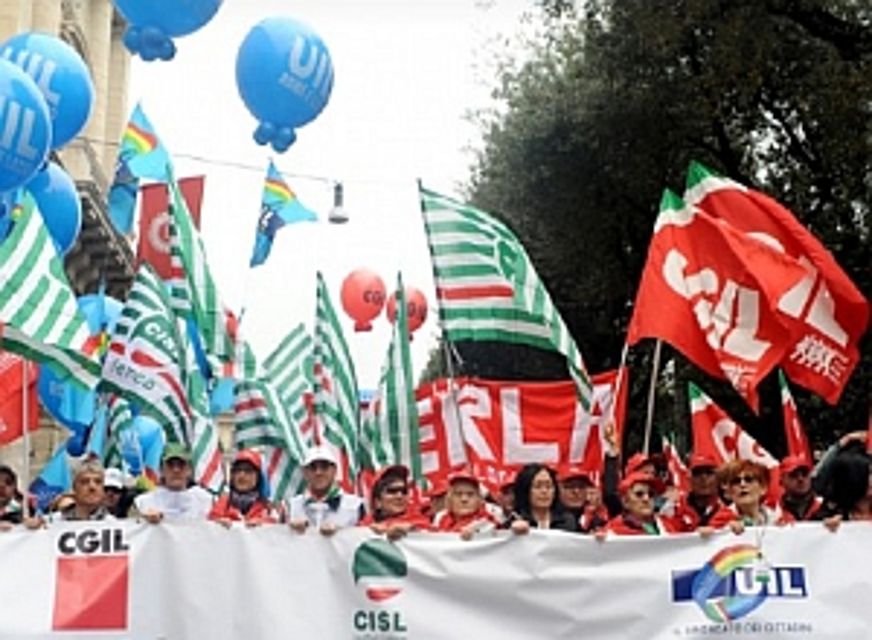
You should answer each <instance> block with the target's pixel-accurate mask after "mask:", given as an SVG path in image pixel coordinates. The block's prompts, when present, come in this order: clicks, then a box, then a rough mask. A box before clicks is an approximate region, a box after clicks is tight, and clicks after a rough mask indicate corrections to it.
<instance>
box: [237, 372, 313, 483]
mask: <svg viewBox="0 0 872 640" xmlns="http://www.w3.org/2000/svg"><path fill="white" fill-rule="evenodd" d="M234 411H235V418H236V430H235V434H234V440H235V443H236V448H237V449H239V450H242V449H258V450H259V451H261V453H262V455H263V459H264V461H265V463H266V465H267V477H268V478H269V482H270V487H271V488H272V495H273V498H274V499H276V500H281V499H284V498H285V497H287V496H289V495H293V494H294V493H296V492H297V491H298V490H299V489H300V488H301V481H302V475H301V473H300V468H301V467H300V465H301V464H302V461H303V456H304V455H305V451H306V446H305V444H304V441H303V437H302V436H301V434H300V432H299V430H298V429H297V427H296V424H295V423H294V422H293V420H292V419H291V417H290V414H289V412H288V410H287V408H286V407H285V405H283V404H282V402H281V399H280V398H279V393H278V391H277V390H276V388H275V385H274V384H273V383H272V382H271V381H270V380H267V379H261V380H240V381H238V382H237V383H236V387H235V401H234Z"/></svg>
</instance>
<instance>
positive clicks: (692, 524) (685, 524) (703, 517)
mask: <svg viewBox="0 0 872 640" xmlns="http://www.w3.org/2000/svg"><path fill="white" fill-rule="evenodd" d="M688 468H689V469H690V492H689V493H688V494H687V496H684V497H683V498H681V499H680V500H679V502H678V506H677V508H676V510H675V518H676V519H677V520H679V521H680V522H681V526H682V528H683V529H684V530H686V531H695V530H697V529H699V528H700V527H707V526H708V525H709V522H710V521H711V519H712V518H713V517H714V515H715V514H716V513H718V512H719V511H720V510H721V509H723V508H724V506H725V505H724V503H723V501H722V500H721V498H720V492H719V488H720V487H719V483H718V473H717V472H718V463H717V461H715V459H714V458H713V457H711V456H709V455H703V454H693V455H691V456H690V459H689V460H688Z"/></svg>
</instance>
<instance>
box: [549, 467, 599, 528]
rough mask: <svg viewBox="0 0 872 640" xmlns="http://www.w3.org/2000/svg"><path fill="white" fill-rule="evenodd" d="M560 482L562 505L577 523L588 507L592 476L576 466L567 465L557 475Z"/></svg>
mask: <svg viewBox="0 0 872 640" xmlns="http://www.w3.org/2000/svg"><path fill="white" fill-rule="evenodd" d="M557 480H558V481H559V485H558V486H559V489H560V492H559V495H560V504H561V505H562V506H563V509H564V510H565V511H566V512H567V513H569V514H570V515H571V516H572V517H573V518H575V520H576V522H577V521H579V519H580V518H581V515H582V513H583V512H584V508H585V506H586V505H587V496H588V489H590V488H591V487H592V486H593V481H592V480H591V479H590V475H589V474H588V473H587V471H585V470H584V469H582V468H581V467H578V466H576V465H567V466H563V467H561V468H560V471H559V472H558V474H557Z"/></svg>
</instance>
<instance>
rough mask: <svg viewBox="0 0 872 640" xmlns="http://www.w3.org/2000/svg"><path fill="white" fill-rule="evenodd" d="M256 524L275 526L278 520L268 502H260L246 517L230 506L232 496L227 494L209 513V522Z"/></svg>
mask: <svg viewBox="0 0 872 640" xmlns="http://www.w3.org/2000/svg"><path fill="white" fill-rule="evenodd" d="M225 518H226V519H227V520H233V521H237V522H240V521H244V522H254V523H257V524H275V523H276V522H278V519H277V518H276V517H275V515H274V514H273V510H272V507H271V506H270V504H269V502H267V501H266V500H262V499H261V500H258V501H256V502H255V503H254V504H253V505H251V509H249V510H248V513H246V514H245V515H244V516H243V515H242V513H241V512H240V511H239V509H237V508H236V507H234V506H232V505H231V504H230V494H227V493H225V494H224V495H222V496H221V497H220V498H218V500H217V501H216V502H215V504H214V505H212V510H211V511H210V512H209V520H221V519H225Z"/></svg>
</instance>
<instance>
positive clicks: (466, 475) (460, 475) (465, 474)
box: [448, 469, 481, 486]
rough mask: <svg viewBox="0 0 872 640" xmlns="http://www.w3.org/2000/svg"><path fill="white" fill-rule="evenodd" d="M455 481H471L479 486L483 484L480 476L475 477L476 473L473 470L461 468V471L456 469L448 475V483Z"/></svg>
mask: <svg viewBox="0 0 872 640" xmlns="http://www.w3.org/2000/svg"><path fill="white" fill-rule="evenodd" d="M455 482H471V483H472V484H474V485H476V486H478V485H479V484H481V483H480V482H479V480H478V478H476V477H475V474H474V473H473V472H472V471H468V470H465V469H461V470H459V471H454V472H453V473H451V474H450V475H449V476H448V484H449V485H452V484H454V483H455Z"/></svg>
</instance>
